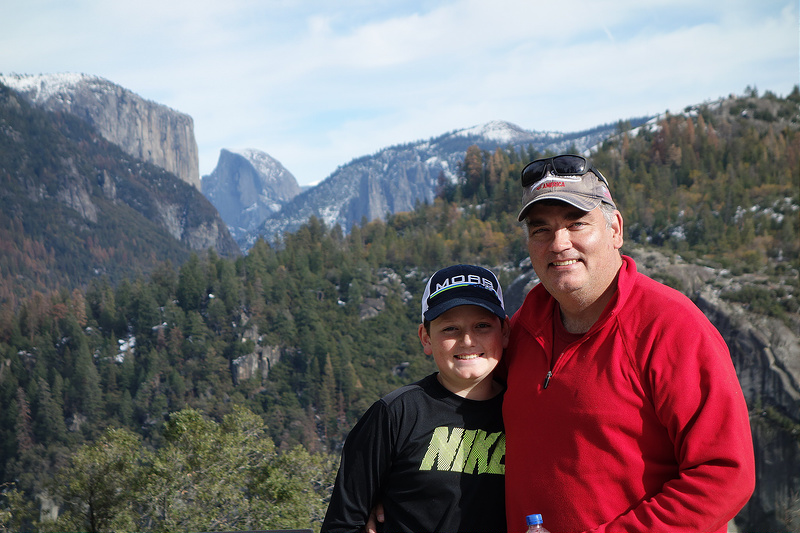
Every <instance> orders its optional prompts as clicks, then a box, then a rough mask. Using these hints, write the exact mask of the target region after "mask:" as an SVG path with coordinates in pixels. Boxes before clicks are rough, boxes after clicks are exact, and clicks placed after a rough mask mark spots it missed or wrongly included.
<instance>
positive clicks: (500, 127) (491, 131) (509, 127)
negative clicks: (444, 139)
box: [456, 120, 531, 142]
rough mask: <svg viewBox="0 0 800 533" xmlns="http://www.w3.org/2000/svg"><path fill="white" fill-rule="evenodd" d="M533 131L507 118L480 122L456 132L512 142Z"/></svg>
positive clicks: (466, 135) (468, 135)
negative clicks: (507, 120) (508, 120)
mask: <svg viewBox="0 0 800 533" xmlns="http://www.w3.org/2000/svg"><path fill="white" fill-rule="evenodd" d="M530 133H531V132H528V131H525V130H524V129H522V128H520V127H519V126H517V125H516V124H512V123H511V122H506V121H505V120H493V121H491V122H487V123H486V124H480V125H478V126H473V127H471V128H466V129H463V130H459V131H457V132H456V135H461V136H464V137H470V136H473V135H475V136H479V137H485V138H486V139H490V140H493V141H498V142H512V141H514V140H515V139H517V138H519V137H521V136H528V135H530Z"/></svg>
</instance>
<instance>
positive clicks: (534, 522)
mask: <svg viewBox="0 0 800 533" xmlns="http://www.w3.org/2000/svg"><path fill="white" fill-rule="evenodd" d="M525 521H526V522H527V523H528V533H550V532H549V531H547V530H546V529H545V528H544V526H543V525H542V515H540V514H529V515H528V516H526V517H525Z"/></svg>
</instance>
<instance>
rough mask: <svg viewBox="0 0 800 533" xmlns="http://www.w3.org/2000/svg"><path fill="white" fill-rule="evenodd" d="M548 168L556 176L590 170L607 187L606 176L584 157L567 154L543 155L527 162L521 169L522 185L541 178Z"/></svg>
mask: <svg viewBox="0 0 800 533" xmlns="http://www.w3.org/2000/svg"><path fill="white" fill-rule="evenodd" d="M548 168H550V169H552V171H553V174H555V175H556V176H582V175H583V174H586V173H587V172H591V173H593V174H594V175H595V176H597V177H598V178H600V180H601V181H602V182H603V183H605V184H606V187H608V181H606V178H605V177H604V176H603V175H602V174H600V171H599V170H597V169H596V168H594V167H593V166H592V165H590V164H589V162H588V161H587V160H586V158H585V157H581V156H579V155H569V154H567V155H557V156H555V157H545V158H544V159H537V160H535V161H531V162H530V163H528V164H527V165H526V166H525V168H523V169H522V186H523V187H528V186H529V185H533V184H534V183H536V182H537V181H539V180H540V179H542V178H543V177H544V176H545V174H547V169H548Z"/></svg>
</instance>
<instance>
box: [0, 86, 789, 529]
mask: <svg viewBox="0 0 800 533" xmlns="http://www.w3.org/2000/svg"><path fill="white" fill-rule="evenodd" d="M798 110H800V90H795V92H794V93H792V94H791V95H789V97H788V98H778V97H776V96H775V95H771V94H765V95H763V96H758V95H756V94H748V95H745V96H743V97H731V98H728V99H724V100H721V101H718V102H709V103H706V104H703V105H699V106H697V107H694V108H689V109H686V110H685V112H684V113H682V114H679V115H672V116H666V117H662V118H661V119H660V120H657V121H652V122H650V123H648V124H647V125H643V126H642V127H640V128H638V129H637V130H635V131H626V132H623V133H621V134H620V135H615V136H612V137H610V138H608V139H606V140H605V141H604V142H602V143H601V144H600V145H598V146H597V147H596V149H594V150H593V151H592V153H591V155H592V159H593V162H594V163H595V164H596V166H597V167H598V168H600V169H601V170H602V171H603V173H604V174H605V175H606V176H607V177H608V179H609V181H610V184H611V189H612V192H613V194H614V196H615V199H616V201H617V203H618V206H619V207H620V209H621V211H622V213H623V215H624V217H625V227H626V235H625V239H626V244H625V247H624V248H623V252H624V253H626V254H629V255H631V256H633V257H635V258H636V261H637V263H638V264H640V265H642V269H643V270H644V271H646V272H647V273H648V274H649V275H651V276H653V277H654V278H656V279H658V280H660V281H662V282H664V283H667V284H669V285H671V286H673V287H675V288H677V289H679V290H681V291H683V292H684V293H686V294H687V295H689V296H690V297H691V298H692V299H694V300H695V301H696V302H697V304H698V306H700V307H701V309H703V311H704V312H705V313H706V314H707V316H709V318H710V319H711V320H712V321H713V323H714V324H715V325H716V327H717V328H718V329H719V330H720V331H721V333H722V334H723V336H724V338H725V339H726V342H728V344H729V346H730V348H731V352H732V357H733V358H734V363H735V365H736V368H737V374H738V376H739V379H740V382H741V384H742V387H743V390H744V392H745V395H746V398H747V401H748V406H749V407H750V409H751V420H752V428H753V434H754V439H755V442H756V449H757V462H758V472H759V474H758V475H759V478H758V481H757V488H756V493H755V494H754V496H753V498H752V499H751V501H750V502H749V503H748V506H747V507H746V508H745V509H744V511H743V512H742V513H741V514H740V516H739V517H738V521H737V522H738V525H739V526H740V528H741V530H742V531H778V530H782V531H791V530H797V528H798V517H800V501H798V500H797V497H796V495H797V494H798V492H800V462H798V460H797V458H798V457H800V441H799V440H798V438H797V434H798V428H800V392H798V391H799V390H800V389H799V388H798V383H800V369H799V368H798V366H800V365H798V347H800V340H798V331H800V306H798V301H800V298H798V294H800V285H798V272H800V243H798V241H797V235H798V231H800V219H798V216H797V213H798V211H800V157H798V155H799V154H800V134H798V133H799V130H800V113H798ZM538 155H542V154H541V153H538V152H535V151H533V152H531V153H529V152H527V151H525V152H521V151H518V150H516V149H508V150H502V149H501V150H495V151H485V150H482V149H481V148H479V147H478V146H474V145H471V146H469V147H467V148H466V149H465V152H464V154H463V160H464V161H465V162H466V163H465V164H464V165H463V166H461V168H460V169H459V170H458V171H457V172H455V173H454V176H453V178H454V179H453V180H452V181H451V182H449V183H447V184H443V186H442V187H441V188H440V189H439V191H438V194H437V195H436V197H435V198H434V199H433V200H432V201H430V202H427V203H420V204H419V205H417V206H416V208H415V209H413V210H412V211H407V212H401V213H395V214H392V215H389V216H387V217H386V219H385V220H374V221H372V222H368V223H364V224H356V225H355V226H354V227H353V228H352V230H351V231H350V232H345V231H343V229H342V228H341V226H336V225H334V226H329V225H327V224H326V223H324V222H323V221H322V220H321V219H320V218H318V217H311V218H310V219H309V220H308V221H307V222H306V223H304V224H302V225H300V226H299V228H298V229H297V231H295V232H289V233H286V234H285V235H284V237H283V239H282V242H281V246H280V247H273V246H271V245H270V244H268V243H267V242H265V241H264V240H261V239H259V240H256V241H255V242H254V244H253V246H252V248H251V249H250V250H249V251H248V253H247V254H246V255H244V256H240V257H237V258H235V259H229V258H224V257H220V256H219V255H218V254H216V253H209V254H208V255H207V256H200V255H194V254H193V255H190V256H189V258H188V259H187V260H186V261H185V262H184V263H182V264H181V266H180V267H179V268H177V267H176V266H174V265H170V264H167V263H158V264H157V265H155V266H154V268H153V270H152V274H151V275H150V276H149V277H145V276H142V277H138V278H134V279H130V280H122V281H121V282H120V283H119V284H117V285H116V286H112V285H111V284H110V283H108V282H107V281H106V280H105V279H94V280H92V281H91V282H90V283H89V285H88V287H87V289H86V290H85V291H84V290H77V291H72V292H67V291H61V292H54V293H51V294H48V295H43V294H36V295H34V296H32V297H30V298H25V299H21V300H20V302H19V305H18V308H17V309H16V310H14V311H11V310H10V309H9V308H8V307H4V308H3V309H2V312H0V483H9V484H10V485H9V486H8V490H7V491H6V493H5V494H3V495H0V496H2V498H0V519H1V518H2V516H3V515H2V513H3V512H7V513H8V515H11V516H15V517H16V518H15V519H16V520H18V521H19V522H18V523H19V524H22V525H20V526H19V528H18V529H24V530H34V529H39V530H46V529H47V530H52V529H61V530H79V529H86V528H87V527H88V526H86V525H85V524H86V523H87V522H86V521H85V520H87V518H86V509H92V507H91V506H90V505H89V503H88V502H89V501H90V497H91V492H90V491H89V488H88V487H91V486H92V485H91V484H90V482H91V481H95V482H97V481H98V480H99V481H100V484H101V486H104V487H107V486H110V487H112V488H114V490H113V491H109V495H108V499H105V500H102V501H99V502H98V501H94V502H93V504H94V505H95V506H96V507H95V510H98V511H99V510H100V509H102V510H103V512H104V513H105V515H104V516H109V517H114V518H115V519H118V520H119V522H115V523H114V524H115V527H116V529H125V530H138V531H145V530H148V531H151V530H152V531H166V530H175V529H178V528H180V527H182V525H183V524H191V526H185V527H191V528H192V529H193V530H197V531H200V530H212V529H211V528H212V527H215V526H212V522H211V521H210V520H211V518H210V514H209V511H208V508H209V507H210V503H208V502H209V501H212V500H213V498H212V500H208V499H203V498H207V497H208V494H209V493H210V491H212V490H213V489H214V485H213V483H212V482H211V480H209V479H208V478H207V477H204V476H205V475H206V473H208V472H214V473H221V472H225V473H226V476H229V477H225V480H226V482H225V488H226V491H225V493H224V495H225V498H226V500H225V501H230V502H237V503H235V504H234V503H232V504H231V506H232V507H235V508H236V509H241V508H243V507H242V506H244V505H245V503H243V502H244V501H247V502H253V504H263V507H260V508H255V507H254V508H253V509H257V510H255V511H254V512H255V513H260V512H261V511H264V512H265V513H266V512H267V510H271V511H270V512H277V511H278V510H281V509H283V510H284V511H285V512H286V513H289V512H290V511H291V513H293V514H284V515H280V516H278V517H277V518H275V516H274V515H270V520H272V519H273V518H274V521H267V520H266V519H265V520H263V521H259V522H256V518H259V517H260V516H261V515H258V516H253V517H252V518H253V519H252V521H250V522H247V521H244V520H243V519H241V517H239V516H237V517H234V518H236V519H237V520H240V521H239V522H233V521H231V522H225V524H223V525H222V526H220V527H229V528H231V529H229V530H233V528H237V529H239V528H264V527H266V526H269V527H275V525H281V526H282V527H287V526H288V527H312V528H317V527H318V524H319V518H320V516H319V510H320V508H324V501H325V500H324V499H325V497H326V490H329V485H326V483H329V482H330V478H329V477H328V478H326V477H325V476H326V475H328V474H330V469H329V466H323V465H324V464H325V463H324V461H325V459H324V458H325V457H328V456H329V454H330V453H331V452H333V453H334V457H335V452H336V451H337V450H338V449H339V447H340V445H341V443H342V441H343V438H344V437H345V435H346V433H347V430H348V428H350V427H351V426H352V424H353V423H354V422H355V420H356V419H357V418H358V416H359V415H360V414H361V413H362V412H363V411H364V410H365V409H366V408H367V406H369V405H370V404H371V403H372V402H373V401H374V400H375V399H376V398H378V397H380V396H381V395H382V394H385V393H386V392H388V391H389V390H391V389H393V388H395V387H397V386H399V385H401V384H405V383H408V382H411V381H413V380H415V379H418V378H420V377H422V376H424V375H426V374H427V373H428V372H430V371H431V370H432V368H433V367H432V362H431V361H430V360H429V359H427V358H426V357H425V356H424V354H423V353H422V351H421V350H420V348H419V341H418V339H417V338H416V326H417V322H418V320H419V317H418V305H419V303H418V302H419V298H420V296H421V293H422V289H423V285H424V282H425V280H426V277H427V276H428V275H429V274H430V273H431V272H432V271H433V270H435V269H436V268H438V267H440V266H441V265H443V264H448V263H455V262H462V261H463V262H475V263H479V264H483V265H486V266H489V267H491V268H493V269H494V270H495V271H496V272H498V274H499V277H500V279H501V282H502V284H503V286H504V288H505V289H506V290H505V291H504V292H505V295H506V301H507V302H508V304H509V311H513V310H514V309H515V308H516V307H515V306H517V305H519V303H518V302H519V301H520V300H521V298H522V297H523V296H524V294H525V293H526V292H527V290H529V288H530V287H531V286H532V285H533V284H534V283H536V280H535V279H534V278H533V277H532V276H531V269H530V264H529V261H527V260H526V254H527V252H526V249H525V242H524V232H523V229H522V227H521V226H520V224H519V223H518V222H517V221H516V213H517V210H518V207H519V200H520V189H519V182H518V180H519V172H520V170H521V168H522V167H523V166H524V164H525V163H527V161H528V160H529V159H530V158H532V157H537V156H538ZM241 408H245V409H246V410H248V411H249V412H250V413H252V414H253V415H255V419H253V418H252V417H251V416H250V415H246V414H243V413H242V411H240V409H241ZM187 409H189V410H188V411H187ZM201 415H203V416H205V418H203V416H201ZM248 433H252V434H255V435H259V436H260V437H259V442H262V443H267V448H254V445H253V443H252V441H248V440H246V439H245V436H246V435H247V434H248ZM224 443H228V444H227V445H225V444H224ZM269 443H274V446H275V449H274V450H270V449H269ZM195 444H196V445H195ZM297 445H300V446H302V450H303V452H302V453H304V454H308V455H302V454H301V453H300V452H297V450H298V449H297V448H295V446H297ZM236 446H238V447H239V448H235V447H236ZM245 446H246V449H247V453H252V454H253V457H257V458H258V460H259V461H263V463H259V464H262V465H263V470H260V471H258V472H252V471H250V470H248V469H244V468H242V469H239V468H234V467H232V466H231V465H233V464H234V463H233V459H232V456H236V455H237V454H227V453H225V451H226V450H229V449H230V447H234V448H235V449H245ZM215 447H216V448H215ZM209 449H214V450H219V453H208V450H209ZM192 461H194V462H192ZM281 461H283V462H281ZM97 464H101V465H114V467H115V470H113V472H115V473H119V476H117V475H116V474H115V475H113V476H112V475H110V474H106V475H104V472H103V471H98V470H96V469H94V468H93V466H92V465H97ZM310 464H311V465H319V466H316V467H314V468H310V469H309V468H308V465H310ZM309 470H311V471H313V472H315V473H316V474H314V473H312V472H311V471H309ZM237 472H240V473H241V476H240V477H235V476H234V474H236V473H237ZM292 473H297V475H298V476H300V479H298V478H294V477H292V478H291V479H286V478H285V477H282V476H287V475H288V474H292ZM123 474H124V475H123ZM220 475H221V474H220ZM126 476H127V477H126ZM137 476H139V477H137ZM73 478H74V479H79V480H81V482H82V483H84V484H83V485H76V486H72V485H69V484H67V483H65V480H67V479H73ZM219 479H221V478H219ZM133 480H138V481H142V482H143V483H142V484H137V483H134V482H133ZM195 480H196V481H195ZM281 487H284V488H285V490H284V491H281V490H280V489H281ZM326 488H327V489H326ZM12 489H13V490H12ZM15 491H16V492H15ZM249 491H250V492H249ZM119 494H124V495H125V498H122V499H120V498H118V497H116V498H115V497H114V496H115V495H117V496H118V495H119ZM242 494H249V495H250V497H249V498H244V499H242V498H240V496H241V495H242ZM154 495H157V496H158V497H155V496H154ZM277 495H283V497H284V500H280V499H279V498H278V497H277ZM41 496H46V497H45V498H44V499H42V498H40V497H41ZM167 496H168V497H167ZM200 496H202V497H200ZM159 498H160V499H159ZM161 502H167V503H168V504H169V505H167V503H164V504H163V505H162V504H161ZM276 502H277V503H276ZM40 509H42V510H43V511H44V514H42V515H40ZM12 511H13V512H12ZM211 514H213V513H211ZM218 515H219V516H223V515H224V516H225V517H228V516H229V515H228V514H224V513H218ZM215 516H217V515H215ZM56 518H58V519H59V520H60V522H54V520H55V519H56ZM259 519H260V518H259ZM204 520H205V521H204ZM231 520H233V519H231ZM23 526H24V527H23ZM217 530H219V529H217Z"/></svg>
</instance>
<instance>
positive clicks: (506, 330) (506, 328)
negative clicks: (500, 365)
mask: <svg viewBox="0 0 800 533" xmlns="http://www.w3.org/2000/svg"><path fill="white" fill-rule="evenodd" d="M502 327H503V348H508V339H509V338H510V337H511V320H509V319H508V315H506V318H505V319H503V326H502Z"/></svg>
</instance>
